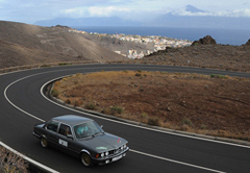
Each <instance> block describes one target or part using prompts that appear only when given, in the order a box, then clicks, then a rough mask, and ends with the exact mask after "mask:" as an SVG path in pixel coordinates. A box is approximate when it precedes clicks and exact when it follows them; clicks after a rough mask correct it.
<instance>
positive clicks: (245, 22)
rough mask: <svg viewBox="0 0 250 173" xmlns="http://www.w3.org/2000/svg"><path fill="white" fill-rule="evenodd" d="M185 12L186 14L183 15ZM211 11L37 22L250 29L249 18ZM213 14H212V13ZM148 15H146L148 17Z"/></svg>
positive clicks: (187, 8)
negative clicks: (150, 16)
mask: <svg viewBox="0 0 250 173" xmlns="http://www.w3.org/2000/svg"><path fill="white" fill-rule="evenodd" d="M181 12H184V13H181ZM209 13H211V12H209V11H204V10H202V9H198V8H196V7H194V6H192V5H187V6H185V7H183V8H180V9H176V10H173V11H171V12H168V13H166V14H163V15H158V16H156V17H155V18H153V19H148V20H147V19H144V22H143V21H134V20H125V19H122V18H119V17H88V18H78V19H74V18H56V19H51V20H44V21H37V22H35V23H34V24H35V25H39V26H55V25H58V24H59V25H66V26H72V27H77V26H163V27H192V28H231V29H236V28H238V29H242V28H246V29H248V28H250V18H249V17H223V16H213V15H209ZM211 14H212V13H211ZM147 15H148V14H145V16H147ZM145 21H146V22H145Z"/></svg>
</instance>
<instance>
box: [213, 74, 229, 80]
mask: <svg viewBox="0 0 250 173" xmlns="http://www.w3.org/2000/svg"><path fill="white" fill-rule="evenodd" d="M210 77H211V78H220V79H226V78H227V77H226V76H224V75H220V74H211V75H210Z"/></svg>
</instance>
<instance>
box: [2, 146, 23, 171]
mask: <svg viewBox="0 0 250 173" xmlns="http://www.w3.org/2000/svg"><path fill="white" fill-rule="evenodd" d="M27 168H28V164H27V163H26V162H25V161H24V160H23V159H22V158H20V157H19V156H17V155H16V154H13V153H11V152H9V151H8V150H6V149H5V148H3V147H1V146H0V172H5V173H26V172H28V170H27Z"/></svg>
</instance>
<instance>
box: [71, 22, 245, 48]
mask: <svg viewBox="0 0 250 173" xmlns="http://www.w3.org/2000/svg"><path fill="white" fill-rule="evenodd" d="M73 28H75V29H77V30H80V31H86V32H89V33H90V32H97V33H105V34H126V35H141V36H151V35H157V36H163V37H168V38H175V39H181V40H189V41H195V40H199V39H200V38H203V37H205V36H207V35H210V36H211V37H212V38H214V39H215V40H216V42H217V44H224V45H227V44H229V45H242V44H245V43H246V42H247V41H248V40H249V39H250V30H249V29H230V28H184V27H183V28H180V27H158V26H78V27H73Z"/></svg>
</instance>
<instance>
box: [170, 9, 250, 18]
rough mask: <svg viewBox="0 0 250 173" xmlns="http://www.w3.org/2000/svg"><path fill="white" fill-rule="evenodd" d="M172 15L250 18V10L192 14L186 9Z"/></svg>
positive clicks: (176, 11)
mask: <svg viewBox="0 0 250 173" xmlns="http://www.w3.org/2000/svg"><path fill="white" fill-rule="evenodd" d="M172 14H174V15H179V16H217V17H249V18H250V9H248V8H245V9H237V10H228V11H216V12H196V13H192V12H189V11H186V9H185V8H182V9H178V10H175V11H172Z"/></svg>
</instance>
